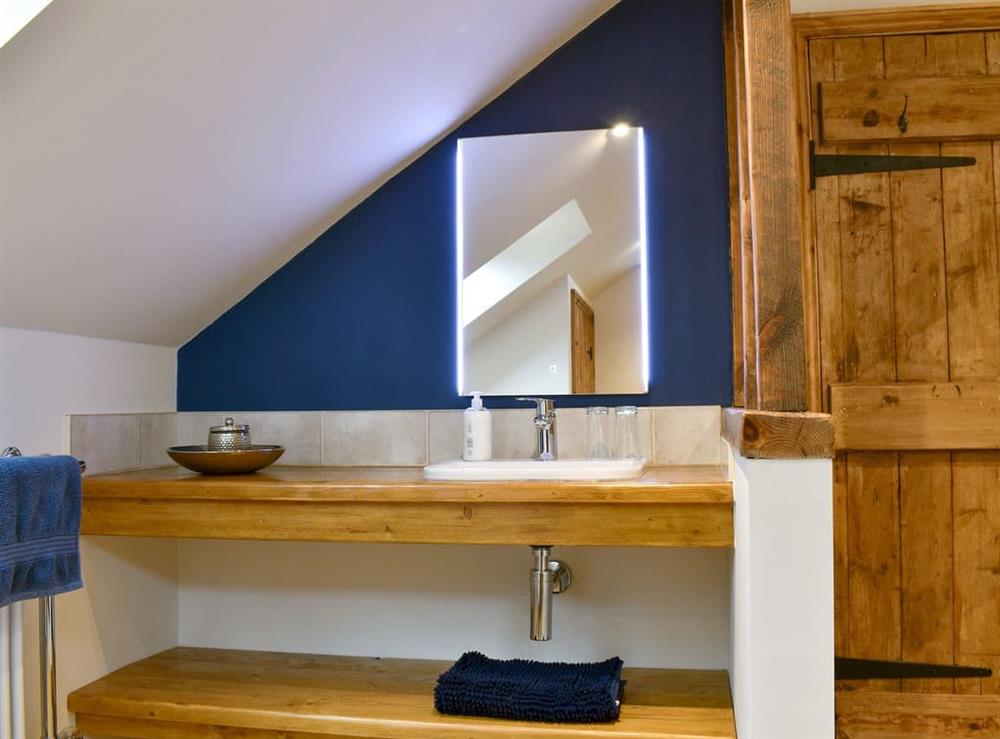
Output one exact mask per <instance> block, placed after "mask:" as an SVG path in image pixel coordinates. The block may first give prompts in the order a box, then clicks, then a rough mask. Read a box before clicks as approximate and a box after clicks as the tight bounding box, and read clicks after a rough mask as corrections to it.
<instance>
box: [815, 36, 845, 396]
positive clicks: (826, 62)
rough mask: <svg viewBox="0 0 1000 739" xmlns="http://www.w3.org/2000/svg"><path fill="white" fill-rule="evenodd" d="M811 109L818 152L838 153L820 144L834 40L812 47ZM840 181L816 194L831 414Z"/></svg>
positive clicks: (837, 359) (839, 368) (837, 345)
mask: <svg viewBox="0 0 1000 739" xmlns="http://www.w3.org/2000/svg"><path fill="white" fill-rule="evenodd" d="M809 74H810V91H811V95H810V107H811V109H812V130H813V134H814V140H815V141H816V153H818V154H835V153H836V147H831V146H823V145H821V144H820V137H819V136H818V135H817V132H818V131H819V103H818V93H817V90H818V86H819V83H820V82H823V81H825V80H832V79H835V76H836V70H835V68H834V54H833V41H832V40H830V39H819V40H816V41H812V42H810V44H809ZM839 183H840V178H839V177H820V178H819V179H817V180H816V191H815V197H814V202H815V212H816V215H815V221H814V222H815V228H816V233H815V237H814V239H815V244H816V264H817V267H818V270H817V271H818V275H817V288H818V291H819V342H820V387H821V388H822V396H823V410H825V411H827V412H829V410H830V398H829V394H828V392H827V388H828V387H829V386H830V385H831V384H834V383H840V382H843V362H842V361H841V357H843V346H844V344H843V341H844V336H843V324H842V315H843V313H842V311H841V305H840V295H841V275H840V264H841V260H840V206H839V202H840V189H839Z"/></svg>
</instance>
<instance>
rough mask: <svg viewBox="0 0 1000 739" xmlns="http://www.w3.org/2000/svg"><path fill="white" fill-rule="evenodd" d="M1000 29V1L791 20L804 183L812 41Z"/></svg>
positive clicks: (812, 326) (808, 323) (815, 346)
mask: <svg viewBox="0 0 1000 739" xmlns="http://www.w3.org/2000/svg"><path fill="white" fill-rule="evenodd" d="M997 29H1000V2H990V3H970V4H968V5H924V6H915V7H914V6H910V7H902V8H898V7H897V8H880V9H874V10H865V11H841V12H830V13H805V14H802V15H795V16H793V17H792V31H793V34H794V35H793V44H794V53H795V69H796V85H795V95H796V105H795V110H796V131H797V147H798V161H799V180H800V182H802V183H806V182H808V181H809V141H810V138H812V135H813V133H814V132H813V131H812V130H811V129H812V113H811V110H810V95H811V90H810V85H809V42H810V41H812V40H813V39H821V38H844V37H848V36H894V35H900V34H916V33H956V32H961V31H991V30H997ZM800 194H801V205H800V215H801V228H802V234H801V243H802V285H803V306H802V307H803V318H804V324H805V330H804V336H805V342H804V343H805V346H804V349H805V355H806V367H807V373H806V374H807V377H806V386H807V399H808V407H809V409H810V410H815V411H820V410H822V408H823V401H824V398H825V393H826V388H824V387H822V384H821V377H820V371H819V368H820V345H819V279H818V277H819V276H818V271H817V259H816V223H815V210H814V206H815V204H814V200H813V194H812V192H810V191H809V189H808V188H807V187H802V188H801V193H800Z"/></svg>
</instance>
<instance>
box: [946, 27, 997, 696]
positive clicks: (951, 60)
mask: <svg viewBox="0 0 1000 739" xmlns="http://www.w3.org/2000/svg"><path fill="white" fill-rule="evenodd" d="M987 46H988V44H987V39H986V36H985V35H984V34H982V33H966V34H941V35H935V36H929V37H928V54H929V56H930V57H931V58H932V59H933V60H934V64H935V66H936V70H937V73H938V74H951V75H959V74H986V73H987V70H988V68H989V65H988V61H987ZM941 153H942V154H943V155H945V156H959V155H965V156H974V157H976V160H977V163H976V165H975V166H974V167H960V168H956V169H954V170H943V173H942V182H943V185H944V200H943V211H944V233H945V253H946V257H947V264H946V270H947V289H948V327H949V337H948V343H949V364H950V374H951V378H952V379H953V380H964V379H975V378H982V377H989V378H992V377H996V376H997V374H1000V346H998V342H1000V274H998V254H997V230H996V228H997V224H996V212H995V198H996V188H995V183H994V181H993V180H994V166H993V145H992V144H991V143H989V142H983V143H969V144H965V145H959V144H948V145H944V146H942V147H941ZM998 465H1000V455H998V454H997V453H995V452H956V453H954V454H953V455H952V506H953V516H954V581H955V598H954V601H955V602H954V622H955V647H954V652H955V659H956V661H958V662H960V663H963V664H984V662H985V661H986V660H987V658H988V655H998V654H1000V627H998V624H1000V535H998V530H1000V499H998V497H997V496H998V493H1000V491H998V484H997V483H998V470H1000V467H998ZM984 687H986V688H987V689H990V687H991V683H989V682H988V681H982V680H968V679H962V680H956V681H955V690H956V692H961V693H980V692H982V690H983V689H984Z"/></svg>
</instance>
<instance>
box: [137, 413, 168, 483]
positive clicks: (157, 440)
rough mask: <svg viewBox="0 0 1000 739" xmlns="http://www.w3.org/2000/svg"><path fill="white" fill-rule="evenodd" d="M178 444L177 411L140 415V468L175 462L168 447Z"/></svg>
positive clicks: (163, 465) (162, 465) (161, 465)
mask: <svg viewBox="0 0 1000 739" xmlns="http://www.w3.org/2000/svg"><path fill="white" fill-rule="evenodd" d="M176 444H177V414H176V413H143V414H141V415H140V416H139V468H140V469H148V468H150V467H165V466H167V465H172V464H173V463H174V462H173V460H172V459H170V457H168V456H167V447H171V446H174V445H176Z"/></svg>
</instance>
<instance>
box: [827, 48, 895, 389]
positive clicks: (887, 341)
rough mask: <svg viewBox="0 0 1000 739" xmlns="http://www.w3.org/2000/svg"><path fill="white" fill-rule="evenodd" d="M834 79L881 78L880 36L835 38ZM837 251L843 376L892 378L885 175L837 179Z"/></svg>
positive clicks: (859, 149)
mask: <svg viewBox="0 0 1000 739" xmlns="http://www.w3.org/2000/svg"><path fill="white" fill-rule="evenodd" d="M833 44H834V68H835V71H836V75H837V79H838V80H853V79H872V78H882V77H884V75H885V67H884V61H883V54H882V39H881V38H871V37H865V38H848V39H836V40H835V41H834V42H833ZM839 151H841V152H843V153H880V154H884V153H886V148H885V147H882V146H870V145H865V146H850V147H845V146H842V147H839ZM839 179H840V200H839V207H840V249H841V270H842V272H841V279H842V286H843V291H842V295H841V304H842V309H843V319H842V320H843V327H844V328H843V330H844V357H843V359H844V380H845V381H847V382H852V381H872V382H885V381H892V380H894V379H895V374H896V373H895V350H894V340H895V325H894V311H893V302H894V301H893V294H892V279H893V277H892V270H893V265H892V243H891V236H890V220H889V208H890V202H889V176H888V174H886V173H873V174H859V175H848V176H843V177H840V178H839Z"/></svg>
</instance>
